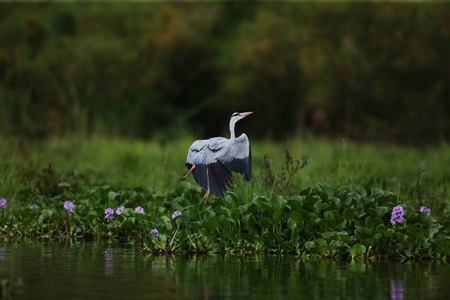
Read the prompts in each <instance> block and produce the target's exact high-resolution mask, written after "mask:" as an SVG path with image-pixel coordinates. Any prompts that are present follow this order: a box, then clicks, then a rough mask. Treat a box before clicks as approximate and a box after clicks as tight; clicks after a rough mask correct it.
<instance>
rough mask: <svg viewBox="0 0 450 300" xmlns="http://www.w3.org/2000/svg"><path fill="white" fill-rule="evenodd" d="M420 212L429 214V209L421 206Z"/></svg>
mask: <svg viewBox="0 0 450 300" xmlns="http://www.w3.org/2000/svg"><path fill="white" fill-rule="evenodd" d="M420 211H424V212H426V213H427V214H431V209H429V208H427V207H426V206H422V207H421V208H420Z"/></svg>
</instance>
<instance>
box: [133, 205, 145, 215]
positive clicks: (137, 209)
mask: <svg viewBox="0 0 450 300" xmlns="http://www.w3.org/2000/svg"><path fill="white" fill-rule="evenodd" d="M135 211H136V212H138V213H140V214H143V213H144V209H143V208H142V207H140V206H138V207H136V209H135Z"/></svg>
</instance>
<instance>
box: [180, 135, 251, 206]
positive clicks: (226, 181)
mask: <svg viewBox="0 0 450 300" xmlns="http://www.w3.org/2000/svg"><path fill="white" fill-rule="evenodd" d="M193 165H196V167H195V169H194V170H193V171H192V174H193V176H194V179H195V181H196V182H197V183H198V184H199V185H200V186H202V187H203V188H204V189H208V176H207V173H206V172H207V171H208V172H209V188H210V190H211V193H212V194H213V195H216V196H219V197H223V192H224V191H226V189H227V188H229V189H232V188H233V180H232V174H231V172H230V171H233V172H239V173H241V174H245V179H247V181H249V180H250V178H251V173H252V155H251V149H250V142H249V141H248V138H247V135H245V134H242V135H241V136H239V137H238V138H235V139H226V138H223V137H216V138H211V139H209V140H197V141H195V142H194V143H193V144H192V145H191V147H190V148H189V152H188V156H187V159H186V167H187V168H188V169H191V167H192V166H193Z"/></svg>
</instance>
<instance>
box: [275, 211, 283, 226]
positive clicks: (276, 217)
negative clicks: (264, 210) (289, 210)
mask: <svg viewBox="0 0 450 300" xmlns="http://www.w3.org/2000/svg"><path fill="white" fill-rule="evenodd" d="M283 211H284V208H283V207H280V208H278V209H277V210H275V211H274V213H273V219H274V220H275V221H277V223H278V224H280V223H281V217H282V216H283Z"/></svg>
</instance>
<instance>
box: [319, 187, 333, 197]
mask: <svg viewBox="0 0 450 300" xmlns="http://www.w3.org/2000/svg"><path fill="white" fill-rule="evenodd" d="M319 187H320V191H321V192H323V193H324V194H325V195H327V197H326V198H330V197H333V196H334V189H333V188H332V187H331V186H329V185H328V184H320V185H319Z"/></svg>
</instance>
